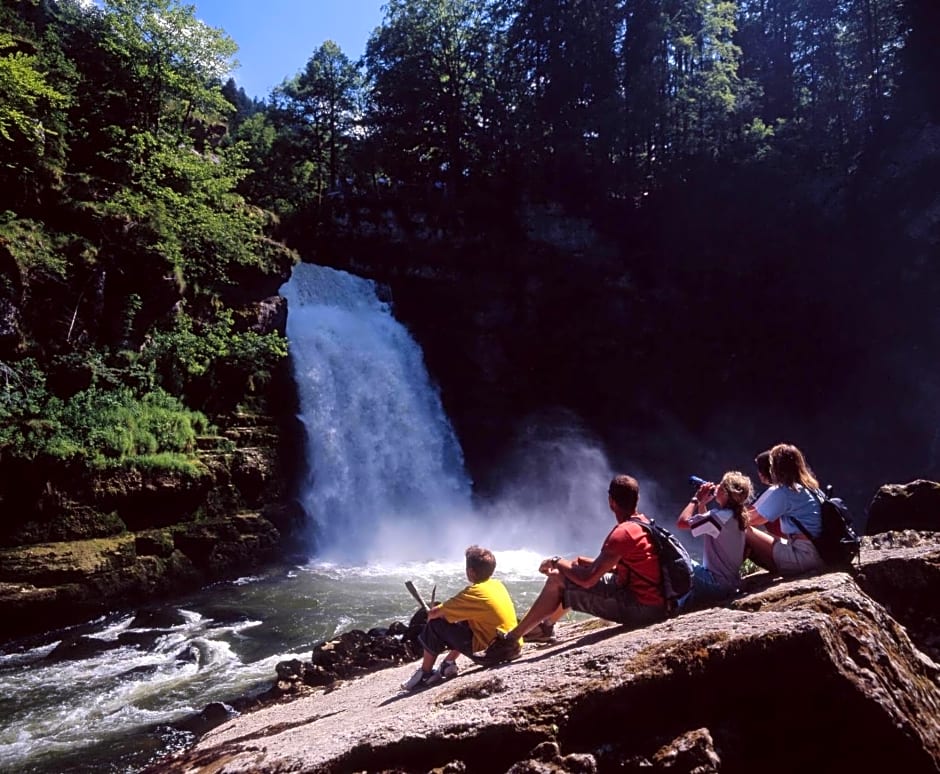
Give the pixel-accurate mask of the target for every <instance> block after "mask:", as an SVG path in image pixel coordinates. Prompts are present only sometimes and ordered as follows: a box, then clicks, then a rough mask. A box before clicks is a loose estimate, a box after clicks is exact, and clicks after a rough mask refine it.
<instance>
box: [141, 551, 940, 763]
mask: <svg viewBox="0 0 940 774" xmlns="http://www.w3.org/2000/svg"><path fill="white" fill-rule="evenodd" d="M879 546H880V547H879ZM862 558H863V567H862V570H861V572H860V573H858V574H857V575H856V576H854V577H853V576H852V575H849V574H845V573H832V574H828V575H822V576H817V577H809V578H800V579H794V580H789V581H781V580H779V579H772V578H769V577H768V576H767V575H766V574H759V575H757V576H752V577H751V578H750V579H749V580H748V583H749V584H750V591H749V593H747V594H745V595H743V596H741V597H740V598H738V599H736V600H734V601H733V602H732V603H731V604H730V605H728V606H727V607H722V608H714V609H710V610H704V611H699V612H695V613H689V614H686V615H681V616H678V617H676V618H673V619H670V620H668V621H665V622H663V623H660V624H657V625H655V626H651V627H648V628H645V629H639V630H634V631H628V630H625V629H624V628H623V627H620V626H616V625H610V624H606V623H603V622H599V621H594V620H583V621H579V622H575V623H569V624H568V625H567V626H565V627H564V628H563V630H562V636H561V639H560V641H559V642H557V643H555V644H552V645H548V646H544V645H534V644H529V645H527V646H526V647H525V648H524V650H523V655H522V657H521V658H519V659H518V660H516V661H514V662H512V663H509V664H506V665H503V666H500V667H497V668H491V669H482V668H478V667H466V666H465V668H464V671H463V672H462V673H461V674H460V675H459V676H458V677H457V678H456V679H454V680H451V681H448V682H446V683H444V684H442V685H439V686H437V687H433V688H429V689H426V690H423V691H420V692H417V693H412V694H403V693H401V692H399V690H398V685H399V683H400V682H401V681H402V680H403V679H405V678H406V677H407V676H408V675H410V673H411V671H412V670H413V668H414V665H408V666H402V667H396V668H391V669H386V670H383V671H381V672H377V673H375V674H372V675H369V676H367V677H364V678H361V679H358V680H353V681H348V682H340V683H337V684H335V685H334V686H332V687H330V688H327V689H326V690H316V691H314V692H313V693H311V694H310V695H306V696H303V697H301V698H297V699H295V700H293V701H289V702H284V703H277V704H274V705H271V706H267V707H265V708H262V709H260V710H259V711H257V712H254V713H251V714H246V715H243V716H240V717H237V718H235V719H233V720H231V721H229V722H228V723H226V724H224V725H222V726H220V727H218V728H216V729H214V730H212V731H210V732H209V733H207V734H206V735H205V736H204V737H203V738H202V739H201V741H200V742H199V743H198V745H197V746H196V747H195V748H193V749H192V750H190V751H189V752H188V753H185V754H184V755H182V756H181V757H179V758H177V759H175V760H169V761H166V762H164V763H162V764H159V765H156V766H155V767H153V770H152V771H153V772H154V773H156V772H164V773H169V772H174V773H181V772H186V773H187V774H190V773H196V772H275V771H277V772H288V771H291V772H351V771H357V772H358V771H396V772H400V771H440V772H443V771H448V772H461V771H467V772H498V771H512V772H575V771H578V772H590V771H600V772H607V771H618V772H630V771H637V772H639V771H641V770H642V771H651V770H653V771H670V772H699V773H700V774H701V773H704V772H718V771H722V772H738V771H741V772H744V771H748V772H752V771H761V772H781V774H782V772H793V771H800V770H805V771H835V770H839V771H842V770H847V771H853V770H854V771H866V772H869V771H885V770H896V771H905V772H933V771H937V770H938V769H940V691H938V677H940V668H938V665H937V664H936V663H935V662H934V660H932V659H933V658H938V657H940V653H938V650H937V647H936V646H937V642H936V639H935V632H936V628H935V626H934V625H933V623H934V622H935V621H936V616H937V612H938V611H937V608H938V604H940V603H938V602H937V601H936V600H937V599H938V598H940V596H938V591H940V571H938V569H940V543H938V541H937V539H936V537H935V536H933V535H930V536H926V537H924V536H918V535H916V533H907V534H897V535H896V534H893V533H889V534H888V535H883V536H880V537H879V540H878V542H877V546H876V544H875V543H873V542H872V541H871V540H869V541H867V546H866V548H865V549H864V551H863V557H862ZM903 622H908V624H910V625H909V626H908V628H905V625H904V623H903ZM924 622H928V623H927V625H926V626H924V625H922V624H923V623H924ZM465 664H466V662H465Z"/></svg>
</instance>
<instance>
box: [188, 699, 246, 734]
mask: <svg viewBox="0 0 940 774" xmlns="http://www.w3.org/2000/svg"><path fill="white" fill-rule="evenodd" d="M236 715H238V712H237V711H236V710H235V709H234V708H233V707H230V706H229V705H228V704H223V703H222V702H220V701H214V702H211V703H210V704H207V705H206V706H205V707H203V709H202V711H201V712H197V713H196V714H194V715H190V716H189V717H188V718H185V719H184V720H181V721H180V722H179V723H176V724H175V726H174V728H176V729H177V730H179V731H185V732H188V733H190V734H194V735H195V736H197V737H199V736H202V735H203V734H204V733H206V732H207V731H209V730H211V729H213V728H215V727H216V726H220V725H222V724H223V723H224V722H225V721H227V720H229V719H231V718H233V717H235V716H236Z"/></svg>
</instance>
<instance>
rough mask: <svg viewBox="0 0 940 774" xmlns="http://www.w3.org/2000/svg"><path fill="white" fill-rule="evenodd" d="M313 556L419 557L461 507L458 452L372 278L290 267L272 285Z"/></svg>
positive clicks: (415, 350)
mask: <svg viewBox="0 0 940 774" xmlns="http://www.w3.org/2000/svg"><path fill="white" fill-rule="evenodd" d="M280 292H281V295H282V296H283V297H284V298H286V299H287V303H288V315H287V338H288V342H289V350H290V357H291V362H292V366H293V370H294V376H295V379H296V382H297V389H298V393H299V402H300V412H301V415H300V418H301V421H302V422H303V425H304V428H305V432H306V463H307V470H308V475H307V479H306V481H305V483H304V486H303V488H302V505H303V507H304V510H305V511H306V513H307V516H308V519H309V520H310V523H311V525H312V537H313V543H314V550H315V553H316V555H317V556H318V557H320V558H326V559H329V560H334V561H340V562H368V561H373V560H380V559H387V558H392V559H418V560H420V559H426V558H430V557H431V556H433V555H434V552H435V544H436V541H435V540H434V535H435V528H436V527H437V526H438V525H441V526H443V524H444V523H447V522H449V521H454V520H459V518H460V515H461V514H465V513H468V512H469V510H470V482H469V480H468V478H467V476H466V474H465V472H464V468H463V453H462V451H461V449H460V445H459V443H458V441H457V437H456V435H455V433H454V430H453V428H452V427H451V425H450V422H449V420H448V418H447V416H446V414H445V413H444V410H443V407H442V405H441V401H440V396H439V394H438V392H437V389H436V387H435V385H434V384H433V383H432V382H431V379H430V377H429V375H428V373H427V370H426V368H425V365H424V358H423V355H422V352H421V349H420V347H419V346H418V344H417V343H416V342H415V340H414V339H413V338H412V337H411V336H410V335H409V333H408V331H407V330H406V329H405V328H404V326H402V325H401V324H400V323H399V322H397V321H396V320H395V319H394V317H393V316H392V314H391V311H390V309H389V306H388V304H386V303H383V302H382V301H380V300H379V298H378V297H377V296H376V292H375V284H374V283H373V282H372V281H370V280H366V279H363V278H361V277H356V276H354V275H352V274H348V273H346V272H343V271H337V270H334V269H329V268H326V267H323V266H315V265H313V264H299V265H298V266H296V267H295V268H294V271H293V274H292V275H291V279H290V281H289V282H287V283H286V284H285V285H284V286H283V287H282V288H281V291H280Z"/></svg>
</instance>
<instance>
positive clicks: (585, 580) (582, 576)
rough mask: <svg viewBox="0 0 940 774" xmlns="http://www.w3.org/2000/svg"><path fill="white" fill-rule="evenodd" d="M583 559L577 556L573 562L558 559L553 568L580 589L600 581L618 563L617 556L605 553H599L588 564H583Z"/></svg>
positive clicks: (618, 558)
mask: <svg viewBox="0 0 940 774" xmlns="http://www.w3.org/2000/svg"><path fill="white" fill-rule="evenodd" d="M584 559H586V557H583V556H579V557H578V558H577V559H575V560H574V561H569V560H568V559H559V560H558V562H557V563H556V564H555V568H556V569H557V570H558V572H559V573H561V574H562V575H563V576H564V577H566V578H568V580H570V581H571V582H572V583H576V584H577V585H578V586H581V587H582V588H590V587H591V586H593V585H594V584H595V583H597V582H598V581H599V580H600V579H601V577H602V576H603V575H604V573H607V572H610V571H611V570H612V569H614V567H616V566H617V562H618V561H620V557H619V556H618V555H617V554H614V553H608V552H606V551H601V553H600V554H599V555H598V557H597V558H596V559H592V560H590V564H587V563H585V562H583V561H582V560H584Z"/></svg>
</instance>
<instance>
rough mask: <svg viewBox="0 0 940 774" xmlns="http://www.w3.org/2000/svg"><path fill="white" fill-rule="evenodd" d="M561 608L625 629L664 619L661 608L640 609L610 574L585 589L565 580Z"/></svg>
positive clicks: (631, 593) (624, 588)
mask: <svg viewBox="0 0 940 774" xmlns="http://www.w3.org/2000/svg"><path fill="white" fill-rule="evenodd" d="M562 604H563V605H564V606H565V607H570V608H571V609H572V610H578V611H580V612H582V613H587V614H588V615H593V616H595V617H596V618H603V619H604V620H605V621H615V622H616V623H622V624H627V625H629V626H645V625H646V624H650V623H653V622H655V621H660V620H662V619H663V618H665V617H666V611H665V609H664V608H663V606H662V605H641V604H640V603H639V602H637V601H636V597H635V596H634V595H633V592H632V591H630V589H628V588H626V587H624V586H618V585H617V576H615V575H614V574H613V573H611V572H609V573H607V574H606V575H604V576H603V577H602V578H601V579H600V580H599V581H598V582H597V583H595V584H594V585H593V586H591V587H590V588H587V589H586V588H583V587H581V586H579V585H577V584H576V583H572V582H571V581H570V580H569V579H568V578H565V589H564V596H563V597H562Z"/></svg>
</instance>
